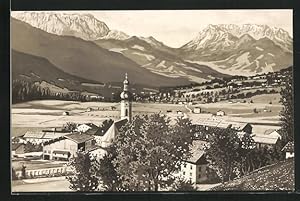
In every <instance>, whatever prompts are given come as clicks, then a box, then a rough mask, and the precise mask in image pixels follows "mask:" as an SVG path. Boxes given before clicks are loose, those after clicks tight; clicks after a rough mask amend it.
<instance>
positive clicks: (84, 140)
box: [43, 133, 94, 160]
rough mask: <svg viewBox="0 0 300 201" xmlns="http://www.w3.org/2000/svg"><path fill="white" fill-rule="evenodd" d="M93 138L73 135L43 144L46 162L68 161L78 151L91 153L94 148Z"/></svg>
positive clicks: (78, 134)
mask: <svg viewBox="0 0 300 201" xmlns="http://www.w3.org/2000/svg"><path fill="white" fill-rule="evenodd" d="M93 139H94V138H93V136H91V135H86V134H81V133H71V134H68V135H65V136H62V137H59V138H55V139H52V140H50V141H48V142H45V143H43V158H44V160H68V159H69V158H70V157H73V156H75V155H76V153H77V151H79V150H82V151H89V150H91V149H92V148H93V146H94V144H93Z"/></svg>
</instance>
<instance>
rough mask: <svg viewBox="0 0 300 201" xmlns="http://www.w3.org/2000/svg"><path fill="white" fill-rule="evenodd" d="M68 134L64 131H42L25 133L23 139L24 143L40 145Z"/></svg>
mask: <svg viewBox="0 0 300 201" xmlns="http://www.w3.org/2000/svg"><path fill="white" fill-rule="evenodd" d="M67 134H70V133H69V132H65V131H56V130H42V131H27V132H26V133H25V134H24V135H23V139H24V140H25V141H26V142H31V143H33V144H41V143H43V142H46V141H49V140H52V139H55V138H59V137H61V136H64V135H67Z"/></svg>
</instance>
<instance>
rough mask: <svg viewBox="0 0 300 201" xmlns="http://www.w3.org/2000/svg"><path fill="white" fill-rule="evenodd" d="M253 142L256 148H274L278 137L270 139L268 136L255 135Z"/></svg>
mask: <svg viewBox="0 0 300 201" xmlns="http://www.w3.org/2000/svg"><path fill="white" fill-rule="evenodd" d="M253 140H254V142H255V143H256V146H257V148H264V147H267V148H269V149H271V148H274V146H275V145H276V144H277V142H278V140H279V137H272V136H268V135H255V136H253Z"/></svg>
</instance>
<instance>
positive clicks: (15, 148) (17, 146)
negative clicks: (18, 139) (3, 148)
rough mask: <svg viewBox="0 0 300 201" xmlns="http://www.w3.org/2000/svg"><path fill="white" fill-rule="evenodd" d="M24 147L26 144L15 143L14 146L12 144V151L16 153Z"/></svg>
mask: <svg viewBox="0 0 300 201" xmlns="http://www.w3.org/2000/svg"><path fill="white" fill-rule="evenodd" d="M22 145H24V144H23V143H13V144H11V149H12V151H15V150H17V149H18V148H19V147H20V146H22Z"/></svg>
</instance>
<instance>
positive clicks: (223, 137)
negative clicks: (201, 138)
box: [207, 128, 240, 182]
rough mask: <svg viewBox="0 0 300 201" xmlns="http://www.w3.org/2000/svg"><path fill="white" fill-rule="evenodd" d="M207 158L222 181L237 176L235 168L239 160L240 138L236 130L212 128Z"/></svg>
mask: <svg viewBox="0 0 300 201" xmlns="http://www.w3.org/2000/svg"><path fill="white" fill-rule="evenodd" d="M208 132H209V135H208V141H209V148H208V150H207V158H208V161H209V162H210V166H211V167H212V168H213V169H214V170H215V171H216V172H217V174H218V175H219V177H220V178H221V180H222V182H225V181H229V180H231V179H233V178H234V177H235V175H234V169H235V167H237V165H238V164H237V163H238V161H239V153H238V150H239V147H240V139H239V137H238V135H237V133H236V131H235V130H233V129H230V128H227V129H221V128H210V129H209V131H208Z"/></svg>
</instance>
